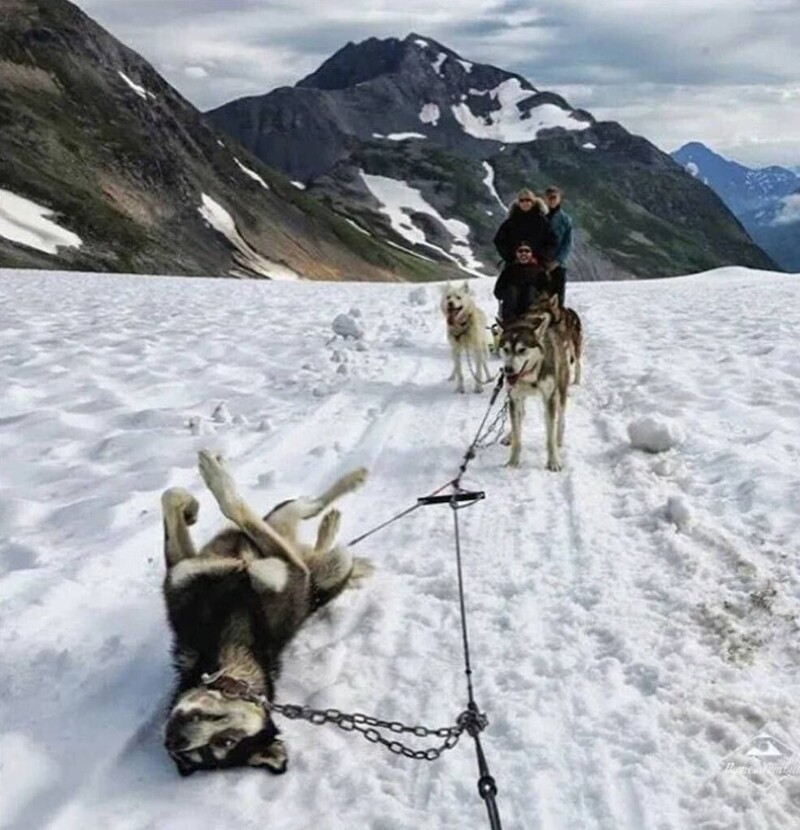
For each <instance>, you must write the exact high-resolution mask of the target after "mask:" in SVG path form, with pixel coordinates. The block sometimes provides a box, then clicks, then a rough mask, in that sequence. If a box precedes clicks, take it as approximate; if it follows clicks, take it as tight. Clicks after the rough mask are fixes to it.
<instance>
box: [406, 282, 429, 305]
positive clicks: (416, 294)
mask: <svg viewBox="0 0 800 830" xmlns="http://www.w3.org/2000/svg"><path fill="white" fill-rule="evenodd" d="M408 302H409V303H410V304H411V305H425V303H427V302H428V292H427V291H426V290H425V286H424V285H420V286H419V288H415V289H413V290H412V291H409V292H408Z"/></svg>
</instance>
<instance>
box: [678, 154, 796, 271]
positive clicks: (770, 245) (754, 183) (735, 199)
mask: <svg viewBox="0 0 800 830" xmlns="http://www.w3.org/2000/svg"><path fill="white" fill-rule="evenodd" d="M672 157H673V158H674V159H675V160H676V161H677V162H678V163H679V164H682V165H683V166H684V167H685V168H686V170H687V171H688V172H689V173H691V174H692V175H693V176H696V177H697V178H698V179H699V180H700V181H702V182H703V183H704V184H707V185H708V186H709V187H710V188H711V189H712V190H713V191H714V192H715V193H716V194H717V195H718V196H719V197H720V198H721V199H722V200H723V202H725V204H726V205H727V206H728V207H729V208H730V209H731V211H732V212H733V213H734V214H735V215H736V216H737V217H738V218H739V220H740V221H741V223H742V224H743V225H744V227H745V229H746V230H747V232H748V233H749V234H750V237H751V238H752V239H753V241H754V242H756V244H757V245H759V246H760V247H761V248H762V249H763V250H764V251H766V252H767V253H768V254H769V255H770V256H771V257H772V258H773V259H774V260H775V261H776V262H777V263H778V264H779V265H780V266H781V267H783V268H785V269H787V270H789V271H800V209H798V203H799V202H800V200H799V199H798V195H797V193H798V191H800V175H797V173H795V171H793V170H789V169H787V168H785V167H778V166H772V167H763V168H760V169H752V168H750V167H746V166H745V165H743V164H739V163H738V162H735V161H731V160H730V159H726V158H724V157H723V156H721V155H719V154H718V153H715V152H714V151H713V150H711V149H709V148H708V147H706V146H705V145H704V144H701V143H700V142H697V141H693V142H691V143H689V144H684V146H683V147H681V148H680V149H679V150H676V151H675V152H674V153H673V154H672Z"/></svg>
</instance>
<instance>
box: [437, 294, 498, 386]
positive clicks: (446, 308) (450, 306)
mask: <svg viewBox="0 0 800 830" xmlns="http://www.w3.org/2000/svg"><path fill="white" fill-rule="evenodd" d="M441 308H442V314H444V316H445V319H446V320H447V340H448V341H449V343H450V349H451V351H452V353H453V373H452V374H451V375H450V377H449V378H448V380H455V382H456V392H463V391H464V375H463V372H462V370H461V355H462V354H466V356H467V365H468V366H469V370H470V372H471V374H472V377H473V379H474V380H475V391H476V392H481V391H482V390H483V387H482V384H484V383H489V382H490V381H491V380H492V378H491V376H490V375H489V366H488V365H487V361H488V356H489V350H488V347H487V343H486V315H485V314H484V313H483V312H482V311H481V310H480V309H479V308H478V306H477V305H476V304H475V298H474V296H473V295H472V292H471V291H470V290H469V285H468V284H467V282H466V280H465V281H464V283H463V285H460V286H454V285H451V284H450V283H447V285H446V286H444V287H443V288H442V302H441Z"/></svg>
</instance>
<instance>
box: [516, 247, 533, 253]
mask: <svg viewBox="0 0 800 830" xmlns="http://www.w3.org/2000/svg"><path fill="white" fill-rule="evenodd" d="M517 253H518V254H532V253H533V251H532V250H531V249H530V248H517Z"/></svg>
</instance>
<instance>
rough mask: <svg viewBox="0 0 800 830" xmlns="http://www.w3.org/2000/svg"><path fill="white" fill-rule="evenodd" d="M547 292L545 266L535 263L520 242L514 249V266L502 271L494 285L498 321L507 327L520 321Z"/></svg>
mask: <svg viewBox="0 0 800 830" xmlns="http://www.w3.org/2000/svg"><path fill="white" fill-rule="evenodd" d="M550 291H551V285H550V278H549V277H548V274H547V271H546V270H545V268H544V263H541V262H538V261H537V260H536V258H535V256H534V252H533V248H532V246H531V245H530V244H529V243H528V242H527V241H526V240H523V241H522V242H520V243H519V244H518V245H517V249H516V251H515V259H514V262H512V263H511V264H510V265H506V267H505V268H503V271H502V273H501V274H500V276H499V277H498V278H497V282H496V283H495V284H494V296H495V297H496V298H497V299H498V301H499V303H500V310H499V314H498V321H499V322H500V324H501V325H508V324H509V323H510V322H512V321H513V320H516V319H517V318H518V317H521V316H522V315H523V314H524V313H525V312H526V311H527V310H528V309H529V308H530V307H531V306H532V305H533V304H534V303H535V302H536V300H537V299H538V297H539V295H540V294H541V293H544V292H548V293H549V292H550Z"/></svg>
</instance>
